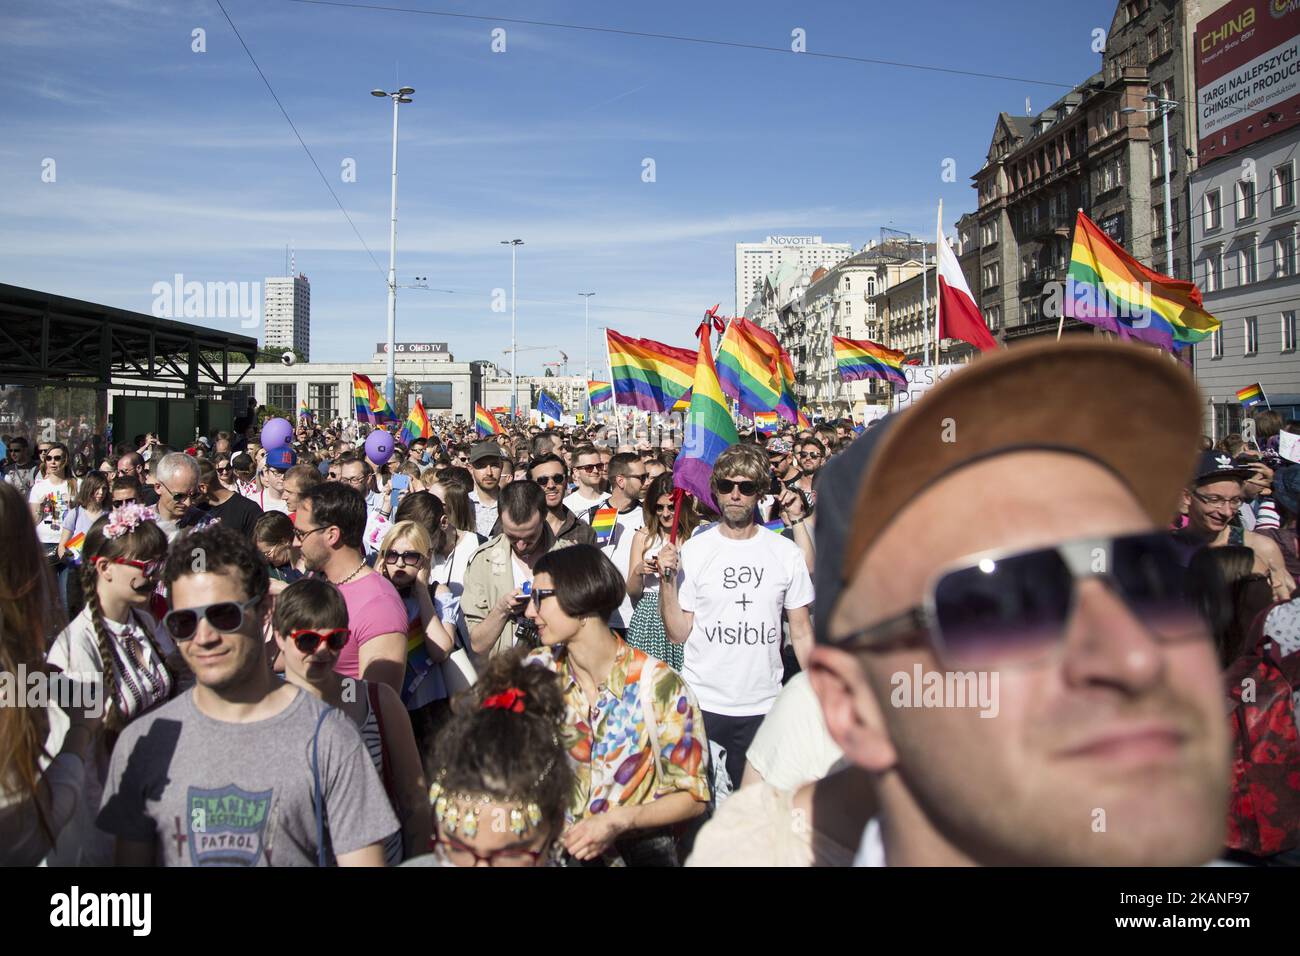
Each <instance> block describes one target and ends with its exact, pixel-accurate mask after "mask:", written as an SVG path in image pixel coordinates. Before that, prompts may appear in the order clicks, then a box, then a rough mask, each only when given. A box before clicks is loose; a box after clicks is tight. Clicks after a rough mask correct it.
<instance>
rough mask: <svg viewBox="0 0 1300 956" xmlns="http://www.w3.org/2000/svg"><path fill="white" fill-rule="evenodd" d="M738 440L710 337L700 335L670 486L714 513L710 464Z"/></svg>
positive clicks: (714, 505) (715, 509)
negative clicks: (679, 449)
mask: <svg viewBox="0 0 1300 956" xmlns="http://www.w3.org/2000/svg"><path fill="white" fill-rule="evenodd" d="M737 440H738V437H737V435H736V423H735V422H733V421H732V420H731V413H730V412H729V411H727V399H726V398H725V397H724V396H723V394H722V386H721V385H720V384H719V382H718V370H717V369H716V368H715V367H714V365H713V354H712V353H711V352H710V351H709V336H708V335H707V334H705V333H703V332H702V333H701V335H700V351H699V355H698V357H697V358H696V361H695V383H694V385H693V386H692V392H691V410H690V412H689V413H688V414H687V416H686V422H685V424H684V425H683V428H682V451H681V454H679V455H678V456H677V461H676V462H675V463H674V464H673V484H674V485H675V486H676V487H678V488H681V489H682V490H683V491H687V492H690V493H691V494H693V495H694V496H695V497H696V498H698V499H699V500H700V501H703V502H704V503H705V504H706V505H708V506H709V507H710V508H712V509H713V510H714V511H717V510H718V505H717V502H716V501H714V499H713V490H712V489H711V488H710V487H709V478H710V476H711V475H712V474H713V463H714V462H715V461H717V460H718V456H719V455H721V454H722V453H723V451H725V450H726V449H727V448H729V447H730V446H731V445H734V444H736V442H737Z"/></svg>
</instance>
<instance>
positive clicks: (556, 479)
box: [533, 474, 564, 487]
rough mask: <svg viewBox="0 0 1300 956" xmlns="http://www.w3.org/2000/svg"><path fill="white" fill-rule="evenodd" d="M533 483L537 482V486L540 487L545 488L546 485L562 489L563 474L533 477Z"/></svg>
mask: <svg viewBox="0 0 1300 956" xmlns="http://www.w3.org/2000/svg"><path fill="white" fill-rule="evenodd" d="M533 481H535V482H537V483H538V484H539V485H541V486H542V487H545V486H547V485H559V486H560V487H563V486H564V475H563V474H559V475H538V476H537V477H535V478H534V479H533Z"/></svg>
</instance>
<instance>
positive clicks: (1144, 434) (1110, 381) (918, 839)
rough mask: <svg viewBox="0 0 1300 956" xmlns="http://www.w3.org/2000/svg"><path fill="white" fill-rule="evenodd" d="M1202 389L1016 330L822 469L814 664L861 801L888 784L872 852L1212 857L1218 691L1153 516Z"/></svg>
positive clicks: (1202, 636) (1222, 778)
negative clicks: (1137, 412) (864, 776)
mask: <svg viewBox="0 0 1300 956" xmlns="http://www.w3.org/2000/svg"><path fill="white" fill-rule="evenodd" d="M1135 383H1136V385H1135ZM1135 387H1136V388H1137V390H1138V395H1137V396H1136V397H1137V399H1138V401H1139V403H1140V405H1141V407H1142V409H1143V415H1142V417H1141V419H1134V418H1133V416H1132V409H1133V407H1134V399H1135V396H1134V388H1135ZM1202 408H1203V406H1202V399H1201V397H1200V396H1199V394H1198V392H1197V390H1196V387H1195V385H1194V383H1193V381H1192V379H1191V377H1190V376H1189V375H1188V374H1187V372H1186V371H1185V370H1184V369H1183V368H1182V366H1180V365H1179V364H1178V363H1174V362H1170V361H1169V360H1168V357H1167V356H1165V355H1163V354H1161V353H1159V352H1156V351H1155V350H1148V349H1145V348H1142V347H1139V346H1136V345H1130V344H1126V343H1117V342H1107V341H1102V340H1094V339H1086V340H1076V341H1072V342H1071V341H1067V342H1061V343H1046V344H1042V345H1025V346H1021V347H1018V348H1015V349H1009V350H1006V351H1002V352H997V353H994V354H989V355H985V356H982V357H980V358H978V359H976V361H974V362H973V363H972V364H971V365H970V367H969V369H968V370H967V371H966V372H963V373H962V374H961V375H954V376H952V378H950V379H948V380H947V381H945V382H943V383H941V384H940V385H938V386H936V388H935V389H934V390H933V391H931V392H929V393H928V394H927V395H926V396H925V397H924V398H922V399H921V400H920V401H919V402H918V403H917V404H916V405H915V406H913V407H912V408H910V409H908V410H906V411H904V412H901V413H899V414H896V415H890V416H888V417H887V418H885V419H884V420H883V421H882V422H881V424H880V425H878V426H876V427H875V428H873V429H871V430H870V431H869V432H867V433H866V435H864V436H863V437H861V438H859V439H858V440H857V441H855V442H854V443H853V444H852V445H851V446H850V447H849V448H848V449H847V450H846V451H845V453H844V454H843V455H842V456H839V457H838V458H837V459H836V460H835V461H833V462H832V463H831V464H830V465H829V466H828V467H827V470H826V472H825V473H824V474H823V475H822V478H821V480H820V482H819V490H820V492H821V494H820V496H819V497H820V501H819V511H820V513H821V520H820V521H819V522H818V524H817V551H818V554H819V556H821V560H819V561H818V563H817V597H818V601H817V621H816V626H817V646H816V647H815V649H814V650H813V653H812V657H811V661H810V665H809V674H810V679H811V681H812V685H813V688H814V690H815V691H816V693H817V696H818V698H819V699H820V701H821V706H822V712H823V714H824V715H825V718H826V724H827V727H828V729H829V731H830V733H831V736H832V737H833V738H834V740H835V742H836V743H837V744H839V746H840V747H841V748H842V749H843V750H844V753H845V756H846V757H847V758H848V759H849V760H850V761H852V762H853V763H854V764H856V765H857V766H858V767H860V768H862V769H863V770H865V771H867V773H868V774H869V778H868V779H869V782H868V784H867V786H868V787H870V789H871V790H872V791H874V793H865V792H864V793H863V794H862V797H861V799H862V801H863V802H864V803H865V802H866V801H870V800H875V801H878V803H879V810H878V812H877V814H876V815H875V817H874V819H873V820H872V822H871V823H870V824H868V826H867V827H866V829H865V831H864V833H863V838H862V842H861V846H860V847H859V851H858V859H857V862H858V864H859V865H884V864H889V865H903V866H944V865H969V864H984V865H1004V866H1005V865H1009V866H1085V865H1087V866H1098V865H1109V866H1124V865H1143V866H1189V865H1196V864H1201V863H1205V862H1207V861H1209V860H1211V859H1213V858H1214V857H1215V856H1216V855H1217V854H1218V853H1219V852H1220V850H1221V848H1222V846H1223V841H1224V834H1225V820H1226V809H1227V797H1228V781H1229V780H1230V779H1231V778H1230V774H1229V748H1228V740H1227V736H1228V724H1227V721H1226V719H1225V718H1224V712H1223V688H1222V685H1221V679H1220V676H1219V668H1218V664H1217V661H1216V657H1215V651H1214V647H1213V644H1212V643H1211V641H1210V635H1209V630H1208V628H1207V627H1206V625H1205V623H1204V622H1203V621H1202V620H1201V619H1200V618H1199V617H1198V616H1197V614H1196V612H1195V610H1194V607H1193V606H1192V604H1191V602H1190V601H1189V600H1188V597H1189V595H1188V593H1187V582H1186V580H1185V578H1184V573H1183V569H1182V568H1181V566H1180V565H1179V564H1178V560H1177V556H1176V554H1175V553H1174V551H1173V546H1172V542H1171V541H1170V540H1169V537H1168V535H1167V534H1166V533H1165V532H1164V531H1163V530H1162V529H1163V528H1165V527H1167V525H1168V522H1169V520H1170V518H1171V517H1172V515H1173V514H1174V512H1175V511H1176V509H1177V506H1178V501H1179V494H1180V489H1181V487H1182V486H1183V484H1184V482H1185V480H1186V476H1187V475H1188V474H1189V473H1190V472H1191V471H1192V462H1193V460H1194V457H1195V454H1196V451H1195V449H1196V447H1197V444H1198V441H1199V437H1200V429H1201V411H1202ZM1116 423H1121V424H1120V425H1119V427H1117V424H1116ZM1146 423H1152V425H1151V426H1150V427H1147V426H1146ZM954 429H955V432H954ZM954 437H955V439H956V440H955V441H954V440H952V439H953V438H954ZM977 503H978V504H977ZM995 679H996V683H995V682H994V681H995ZM979 688H987V689H989V690H991V691H993V693H992V694H990V695H989V696H988V697H987V698H986V696H985V694H984V693H982V692H981V691H980V690H979ZM994 715H996V719H984V718H986V717H993V716H994ZM725 809H726V808H725V806H724V811H725ZM773 824H775V821H773ZM784 825H785V826H787V827H788V825H789V824H788V820H787V821H786V822H785V823H784ZM814 826H815V823H814Z"/></svg>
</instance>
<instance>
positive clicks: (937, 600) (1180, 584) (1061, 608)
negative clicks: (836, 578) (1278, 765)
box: [831, 534, 1209, 670]
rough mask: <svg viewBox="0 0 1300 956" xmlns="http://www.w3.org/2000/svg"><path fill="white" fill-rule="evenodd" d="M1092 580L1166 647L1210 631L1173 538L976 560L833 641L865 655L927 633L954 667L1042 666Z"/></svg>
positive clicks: (1089, 541) (1082, 543) (1078, 544)
mask: <svg viewBox="0 0 1300 956" xmlns="http://www.w3.org/2000/svg"><path fill="white" fill-rule="evenodd" d="M1089 577H1099V578H1102V579H1103V580H1104V581H1105V582H1106V583H1107V584H1108V585H1109V586H1110V588H1111V589H1112V590H1113V591H1114V592H1115V593H1116V594H1117V595H1118V596H1119V597H1120V598H1122V599H1123V600H1124V602H1125V604H1127V605H1128V608H1129V610H1130V611H1131V612H1132V613H1133V614H1134V616H1135V617H1137V618H1138V619H1139V620H1141V621H1142V622H1143V624H1144V625H1145V626H1146V627H1147V628H1148V629H1149V630H1150V631H1151V633H1152V634H1154V635H1155V636H1156V637H1157V638H1158V639H1160V640H1162V641H1169V642H1172V641H1177V640H1183V639H1186V638H1188V637H1192V636H1205V635H1207V634H1208V633H1209V632H1208V629H1207V628H1206V626H1205V623H1204V618H1203V617H1202V616H1201V615H1200V613H1199V611H1198V610H1197V608H1196V603H1195V595H1196V594H1197V593H1199V591H1200V590H1201V589H1202V587H1201V585H1199V584H1198V583H1197V582H1195V581H1193V580H1191V579H1190V578H1189V574H1188V571H1187V570H1186V569H1185V568H1184V567H1183V566H1182V565H1181V564H1180V563H1179V561H1178V556H1177V554H1176V552H1175V551H1174V547H1173V544H1172V542H1171V541H1170V540H1169V539H1168V537H1167V536H1166V535H1162V534H1135V535H1125V536H1122V537H1116V538H1084V539H1079V540H1076V541H1069V542H1065V543H1063V544H1059V545H1056V546H1054V547H1049V548H1038V549H1035V550H1032V551H1011V552H1006V551H1001V552H998V551H991V552H987V553H984V554H977V555H972V556H970V557H968V558H965V559H963V560H962V562H961V563H960V564H959V565H956V566H953V567H950V568H948V569H946V570H944V571H941V572H940V573H939V574H938V575H937V576H936V577H935V578H934V579H933V581H932V582H931V584H930V585H929V587H928V588H927V591H926V595H925V598H924V602H923V603H922V604H921V605H919V606H916V607H913V608H910V609H908V610H906V611H904V612H902V613H901V614H897V615H895V616H893V617H891V618H888V619H886V620H884V621H881V622H879V623H877V624H873V625H871V626H870V627H867V628H863V629H862V630H860V631H854V632H852V633H850V634H845V635H842V636H840V637H838V638H832V639H831V643H833V644H836V645H838V646H841V647H848V648H855V649H863V650H866V649H874V648H881V647H884V646H888V645H898V644H900V643H906V642H908V641H909V640H914V639H916V638H917V637H923V636H925V635H928V636H929V640H930V642H931V643H932V645H933V646H934V649H935V651H936V653H937V654H938V656H939V658H940V659H941V660H942V661H943V662H944V663H945V665H946V666H948V667H951V668H952V669H954V670H965V669H988V668H993V667H998V666H1011V667H1015V666H1025V665H1032V664H1036V663H1039V662H1041V661H1042V660H1043V659H1044V658H1045V657H1047V656H1049V655H1050V654H1051V653H1052V651H1053V650H1055V648H1056V647H1058V646H1059V645H1060V643H1061V641H1062V639H1063V638H1064V636H1065V632H1066V626H1067V625H1068V623H1069V621H1070V617H1071V615H1072V614H1073V613H1074V609H1075V607H1076V606H1077V604H1078V582H1079V580H1080V579H1083V578H1089ZM1207 584H1208V582H1207Z"/></svg>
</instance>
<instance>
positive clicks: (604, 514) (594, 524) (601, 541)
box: [591, 508, 618, 547]
mask: <svg viewBox="0 0 1300 956" xmlns="http://www.w3.org/2000/svg"><path fill="white" fill-rule="evenodd" d="M617 524H618V509H617V508H597V509H596V513H595V514H594V515H592V518H591V530H592V531H594V532H596V545H597V546H598V547H601V546H604V545H606V544H609V538H610V535H612V534H613V533H614V526H615V525H617Z"/></svg>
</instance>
